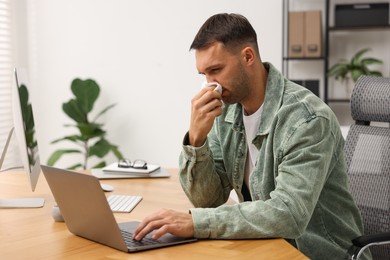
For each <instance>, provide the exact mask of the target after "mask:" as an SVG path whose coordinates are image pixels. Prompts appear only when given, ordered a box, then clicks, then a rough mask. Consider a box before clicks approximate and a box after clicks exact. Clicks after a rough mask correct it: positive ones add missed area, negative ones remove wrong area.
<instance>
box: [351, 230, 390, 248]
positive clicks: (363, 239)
mask: <svg viewBox="0 0 390 260" xmlns="http://www.w3.org/2000/svg"><path fill="white" fill-rule="evenodd" d="M385 241H389V242H390V232H385V233H378V234H372V235H363V236H360V237H357V238H355V239H353V240H352V243H353V244H354V245H355V246H357V247H364V246H366V245H368V244H371V243H378V242H385Z"/></svg>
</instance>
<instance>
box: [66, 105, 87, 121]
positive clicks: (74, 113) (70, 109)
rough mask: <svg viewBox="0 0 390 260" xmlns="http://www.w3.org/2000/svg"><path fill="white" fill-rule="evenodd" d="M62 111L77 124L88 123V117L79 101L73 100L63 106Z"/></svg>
mask: <svg viewBox="0 0 390 260" xmlns="http://www.w3.org/2000/svg"><path fill="white" fill-rule="evenodd" d="M62 110H63V111H64V112H65V114H67V115H68V116H69V117H70V118H72V119H73V120H74V121H76V122H77V123H88V118H87V115H86V114H85V113H83V111H82V110H81V109H80V107H79V105H78V103H77V100H75V99H71V100H69V101H68V102H67V103H64V104H62Z"/></svg>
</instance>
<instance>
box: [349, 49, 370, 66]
mask: <svg viewBox="0 0 390 260" xmlns="http://www.w3.org/2000/svg"><path fill="white" fill-rule="evenodd" d="M369 50H370V49H368V48H366V49H362V50H360V51H358V52H357V53H356V54H355V55H354V56H353V57H352V59H351V65H353V66H357V65H359V64H360V63H361V61H360V57H361V56H362V55H363V54H364V53H366V52H368V51H369Z"/></svg>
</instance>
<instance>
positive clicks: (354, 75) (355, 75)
mask: <svg viewBox="0 0 390 260" xmlns="http://www.w3.org/2000/svg"><path fill="white" fill-rule="evenodd" d="M364 74H365V72H364V71H362V70H361V69H354V70H352V71H351V77H352V80H353V82H356V81H357V80H358V78H359V77H360V76H361V75H364Z"/></svg>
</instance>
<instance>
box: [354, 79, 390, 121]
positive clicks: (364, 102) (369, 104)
mask: <svg viewBox="0 0 390 260" xmlns="http://www.w3.org/2000/svg"><path fill="white" fill-rule="evenodd" d="M351 114H352V118H353V119H354V120H355V121H366V122H372V121H374V122H390V78H384V77H374V76H361V77H360V78H359V79H358V80H357V82H356V84H355V87H354V89H353V91H352V96H351Z"/></svg>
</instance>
